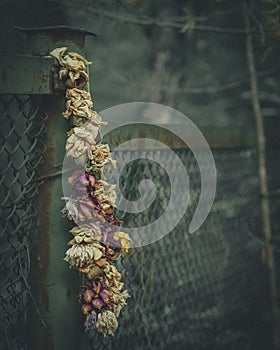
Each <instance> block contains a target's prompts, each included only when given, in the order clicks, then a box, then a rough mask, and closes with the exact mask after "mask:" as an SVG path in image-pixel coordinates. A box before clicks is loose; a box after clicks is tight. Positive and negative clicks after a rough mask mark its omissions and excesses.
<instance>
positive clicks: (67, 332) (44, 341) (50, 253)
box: [0, 26, 95, 350]
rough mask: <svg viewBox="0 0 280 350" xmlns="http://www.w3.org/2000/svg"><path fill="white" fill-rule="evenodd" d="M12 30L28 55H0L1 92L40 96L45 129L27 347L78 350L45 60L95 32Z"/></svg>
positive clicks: (80, 48) (62, 135) (60, 126)
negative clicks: (22, 35) (19, 35)
mask: <svg viewBox="0 0 280 350" xmlns="http://www.w3.org/2000/svg"><path fill="white" fill-rule="evenodd" d="M16 29H17V30H19V31H21V32H23V33H26V34H27V39H28V45H29V52H28V55H27V56H18V57H12V56H9V57H7V56H6V57H2V59H1V63H2V65H1V73H2V77H4V78H5V82H6V84H4V85H3V86H2V87H1V89H0V90H1V91H0V93H13V94H15V93H16V94H32V95H40V102H38V99H37V98H36V96H33V98H32V103H33V104H38V103H39V104H40V105H39V107H40V113H43V114H45V115H46V127H47V133H46V139H45V140H44V142H45V144H46V147H47V149H46V154H45V161H44V164H43V166H42V167H41V168H40V170H39V172H40V175H39V178H41V180H42V181H40V188H39V195H38V199H37V201H38V202H37V209H38V235H37V239H36V241H35V245H34V247H33V249H32V252H31V257H32V259H31V262H32V264H31V278H30V283H31V290H32V293H33V297H34V300H35V303H34V304H33V307H30V308H29V312H28V318H27V319H28V321H27V324H28V335H29V336H28V338H29V339H28V349H64V348H67V349H69V350H70V349H78V348H80V347H81V346H82V341H81V338H82V324H80V322H82V319H81V317H80V309H79V306H78V303H76V299H77V295H78V293H79V291H78V289H77V288H78V286H79V284H80V283H79V281H78V279H79V277H78V276H77V274H75V273H74V272H72V271H70V270H69V268H68V265H67V264H66V263H65V264H64V263H63V257H64V253H65V249H66V245H67V241H68V237H67V229H68V222H67V220H65V219H63V218H62V217H61V209H62V207H63V201H62V200H61V197H62V196H63V194H62V185H61V177H55V176H52V174H53V173H55V172H57V171H59V169H60V167H61V165H62V163H63V159H64V152H65V151H64V149H65V139H66V131H67V130H69V124H68V123H67V121H66V120H64V119H63V117H62V112H63V110H64V106H65V101H64V93H63V92H62V93H60V92H59V91H56V90H55V84H54V81H53V68H54V65H53V62H52V60H51V59H50V58H48V57H46V56H47V55H48V54H49V52H50V51H51V50H53V49H54V48H56V47H62V46H66V47H68V49H69V50H70V51H75V52H78V53H81V54H83V53H84V48H85V37H86V35H95V34H93V33H91V32H88V31H83V30H80V29H73V28H70V27H66V26H56V27H44V28H20V27H17V28H16ZM19 74H20V75H19ZM16 81H17V84H15V82H16ZM37 180H38V179H37Z"/></svg>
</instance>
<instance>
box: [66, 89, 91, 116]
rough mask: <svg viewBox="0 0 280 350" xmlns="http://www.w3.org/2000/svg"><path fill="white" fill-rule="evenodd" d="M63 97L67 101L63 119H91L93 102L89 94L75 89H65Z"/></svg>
mask: <svg viewBox="0 0 280 350" xmlns="http://www.w3.org/2000/svg"><path fill="white" fill-rule="evenodd" d="M65 97H66V99H67V101H66V110H65V112H63V116H64V118H66V119H68V118H69V117H70V116H71V115H75V116H79V117H82V118H86V119H90V118H91V116H92V110H91V107H93V102H92V100H91V96H90V93H89V92H87V91H85V90H81V89H77V88H74V89H67V90H66V94H65Z"/></svg>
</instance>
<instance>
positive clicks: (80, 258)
mask: <svg viewBox="0 0 280 350" xmlns="http://www.w3.org/2000/svg"><path fill="white" fill-rule="evenodd" d="M103 254H105V247H103V246H102V245H101V244H100V243H98V242H94V243H90V244H73V245H72V247H71V248H69V249H68V250H67V251H66V257H65V258H64V260H65V261H67V262H68V263H69V265H70V266H72V267H76V268H79V267H83V266H84V265H86V264H87V263H88V262H89V261H97V260H99V259H100V258H101V257H102V255H103Z"/></svg>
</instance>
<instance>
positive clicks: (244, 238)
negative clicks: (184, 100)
mask: <svg viewBox="0 0 280 350" xmlns="http://www.w3.org/2000/svg"><path fill="white" fill-rule="evenodd" d="M39 105H40V101H36V103H34V101H33V100H32V99H31V98H30V97H28V96H23V97H18V96H2V97H1V118H2V119H1V121H2V123H1V156H2V157H1V159H2V163H1V165H2V166H1V182H2V183H1V185H2V186H1V195H2V196H1V229H2V230H1V246H0V249H1V280H0V304H1V309H2V312H1V349H27V348H28V346H27V343H26V327H27V325H28V318H27V314H26V310H27V307H28V305H30V303H31V302H32V303H36V301H35V300H33V297H32V293H31V292H32V290H31V289H30V285H29V279H28V276H29V274H30V250H31V248H32V241H33V235H34V231H35V230H34V229H35V227H36V223H37V212H36V196H37V194H38V191H39V184H40V183H39V182H38V181H36V178H37V175H36V171H37V168H38V165H39V164H40V163H41V162H42V160H43V154H44V152H45V147H44V143H43V140H44V137H43V135H44V133H45V128H44V119H45V118H46V117H45V115H44V114H42V113H38V107H34V106H39ZM119 152H125V151H119ZM126 152H134V153H137V155H139V157H140V158H147V157H146V156H147V152H154V151H142V152H140V151H139V152H138V151H126ZM157 152H158V151H157ZM161 152H165V151H164V150H162V151H161ZM174 152H176V153H177V155H178V156H179V157H180V159H181V160H182V162H183V163H184V164H185V166H186V168H187V170H188V174H189V178H190V191H191V200H190V205H189V208H188V210H187V212H186V214H185V216H184V218H183V219H182V220H181V222H180V223H179V225H178V226H177V227H176V229H175V230H173V231H172V232H171V233H169V234H168V235H167V236H166V237H164V238H163V239H161V240H160V241H158V242H156V243H154V244H152V245H149V246H146V247H143V248H137V249H132V250H130V252H129V253H128V254H127V255H125V256H124V257H123V258H122V259H120V260H119V261H118V265H119V270H120V271H121V272H122V275H123V279H124V282H125V286H126V288H127V289H128V290H129V292H130V294H131V298H130V299H129V301H128V305H127V306H126V307H125V308H124V310H123V313H122V315H121V316H120V319H119V323H120V326H119V329H118V331H117V332H116V334H115V336H114V337H113V338H112V337H105V338H104V337H103V336H100V335H97V334H94V335H93V337H92V338H88V341H87V343H88V345H87V348H88V349H119V350H120V349H134V350H137V349H139V350H140V349H170V348H172V349H191V350H198V349H215V350H219V349H221V350H222V349H236V348H240V349H270V348H272V328H273V324H272V322H273V321H272V320H273V318H272V310H271V303H270V290H269V289H270V287H269V282H268V281H269V279H268V273H269V271H268V268H267V266H266V264H265V259H264V254H262V252H263V251H264V246H265V244H264V242H263V233H262V224H261V209H260V196H259V180H258V171H257V166H258V160H257V150H256V149H254V148H243V149H214V150H213V154H214V158H215V161H216V166H217V171H218V184H217V195H216V199H215V203H214V205H213V208H212V211H211V213H210V215H209V216H208V218H207V220H206V221H205V223H204V224H203V226H202V227H201V228H200V230H199V231H198V232H196V233H195V234H192V235H190V234H188V233H187V228H188V225H189V223H190V220H191V218H192V214H193V212H194V209H195V208H196V205H197V202H198V197H199V194H200V175H199V174H200V173H199V168H198V165H197V163H196V160H195V158H194V156H193V155H192V153H191V151H190V150H187V149H179V150H174ZM120 156H121V155H120ZM123 157H125V153H123ZM172 161H173V159H172V158H170V164H171V166H172ZM143 178H151V179H153V181H154V182H155V184H156V187H157V190H158V191H157V198H156V200H155V203H154V204H153V207H152V210H150V211H147V212H145V213H140V214H137V215H132V214H129V215H128V214H127V215H124V220H125V222H126V224H128V225H131V226H135V225H143V224H145V223H147V222H150V221H151V220H154V219H155V218H157V217H160V215H161V214H162V212H163V211H164V209H165V207H166V205H167V202H166V200H167V199H168V198H169V195H170V193H169V191H170V189H169V186H168V177H167V175H166V174H165V171H164V169H162V168H160V166H159V165H157V164H155V163H153V162H151V161H148V160H145V159H142V160H140V161H139V162H136V161H135V162H133V163H132V164H130V166H128V167H127V168H126V171H125V172H124V173H123V178H122V185H123V190H124V192H125V193H126V196H127V199H130V200H135V199H136V198H137V189H138V184H139V182H140V181H141V179H143ZM272 180H273V179H272ZM184 196H185V194H184V193H182V197H181V198H178V201H180V202H182V203H183V202H184ZM274 202H276V204H275V205H276V207H277V206H279V200H278V199H274ZM61 206H63V204H62V205H61ZM57 215H60V214H59V213H57ZM275 227H276V226H275ZM60 234H63V232H61V233H60ZM58 263H61V264H63V261H61V262H58ZM31 273H32V272H31ZM75 300H76V297H73V303H74V302H75ZM39 311H40V310H39ZM80 317H81V323H82V318H83V316H82V315H81V316H80ZM38 322H39V317H38ZM67 322H68V321H67ZM69 322H72V320H69ZM73 322H74V320H73ZM51 326H52V325H50V327H51ZM62 331H63V328H62ZM64 336H65V337H67V334H65V335H64Z"/></svg>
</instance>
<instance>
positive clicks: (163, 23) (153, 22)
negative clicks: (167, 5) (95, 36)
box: [88, 8, 246, 34]
mask: <svg viewBox="0 0 280 350" xmlns="http://www.w3.org/2000/svg"><path fill="white" fill-rule="evenodd" d="M88 10H89V12H91V13H96V14H98V15H101V16H104V17H108V18H111V19H114V20H118V21H121V22H123V23H128V24H135V25H145V26H158V27H169V28H174V29H179V30H183V29H184V27H185V25H186V23H187V21H188V18H187V17H186V19H185V21H184V23H182V22H183V21H181V20H180V21H179V20H178V19H177V21H174V20H173V21H172V20H169V19H159V18H154V17H135V16H131V15H123V14H119V13H114V12H110V11H106V10H102V9H96V8H90V9H88ZM192 30H195V31H204V32H214V33H219V34H246V30H244V29H242V28H221V27H217V26H205V25H200V24H195V26H194V28H193V29H192Z"/></svg>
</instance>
